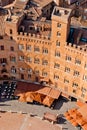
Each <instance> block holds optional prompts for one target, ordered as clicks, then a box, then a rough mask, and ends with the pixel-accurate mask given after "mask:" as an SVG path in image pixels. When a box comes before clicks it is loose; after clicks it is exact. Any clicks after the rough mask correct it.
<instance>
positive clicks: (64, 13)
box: [52, 6, 72, 21]
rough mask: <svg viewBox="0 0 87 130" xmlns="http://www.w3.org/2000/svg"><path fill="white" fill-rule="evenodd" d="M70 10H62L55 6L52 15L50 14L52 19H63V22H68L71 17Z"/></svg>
mask: <svg viewBox="0 0 87 130" xmlns="http://www.w3.org/2000/svg"><path fill="white" fill-rule="evenodd" d="M71 11H72V10H71V9H69V8H62V7H58V6H55V8H54V10H53V13H52V19H53V18H54V19H58V18H59V19H60V20H61V19H64V20H65V21H68V18H69V17H70V15H71Z"/></svg>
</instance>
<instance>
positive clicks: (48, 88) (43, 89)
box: [36, 87, 51, 95]
mask: <svg viewBox="0 0 87 130" xmlns="http://www.w3.org/2000/svg"><path fill="white" fill-rule="evenodd" d="M50 90H51V88H50V87H43V88H41V89H39V90H38V91H36V92H37V93H40V94H44V95H48V94H49V92H50Z"/></svg>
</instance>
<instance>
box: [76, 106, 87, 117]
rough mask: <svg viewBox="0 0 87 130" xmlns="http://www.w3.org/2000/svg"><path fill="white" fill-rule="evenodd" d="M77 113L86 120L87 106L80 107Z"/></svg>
mask: <svg viewBox="0 0 87 130" xmlns="http://www.w3.org/2000/svg"><path fill="white" fill-rule="evenodd" d="M78 111H79V112H80V113H81V115H82V116H83V117H84V118H85V119H87V104H85V105H84V106H82V107H81V108H79V109H78Z"/></svg>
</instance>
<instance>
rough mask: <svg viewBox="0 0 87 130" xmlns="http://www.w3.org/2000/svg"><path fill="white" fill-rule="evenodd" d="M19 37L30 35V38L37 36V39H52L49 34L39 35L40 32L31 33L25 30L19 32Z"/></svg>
mask: <svg viewBox="0 0 87 130" xmlns="http://www.w3.org/2000/svg"><path fill="white" fill-rule="evenodd" d="M17 35H18V36H19V37H23V38H24V37H25V38H26V37H28V38H35V39H42V40H50V37H49V36H44V35H39V34H31V33H25V32H18V34H17Z"/></svg>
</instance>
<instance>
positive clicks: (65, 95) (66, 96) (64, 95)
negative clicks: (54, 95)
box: [61, 92, 69, 99]
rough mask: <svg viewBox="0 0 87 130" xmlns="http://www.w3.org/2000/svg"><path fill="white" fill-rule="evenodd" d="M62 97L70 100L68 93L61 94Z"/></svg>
mask: <svg viewBox="0 0 87 130" xmlns="http://www.w3.org/2000/svg"><path fill="white" fill-rule="evenodd" d="M61 96H63V97H65V98H67V99H69V95H67V94H66V93H63V92H62V93H61Z"/></svg>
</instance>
